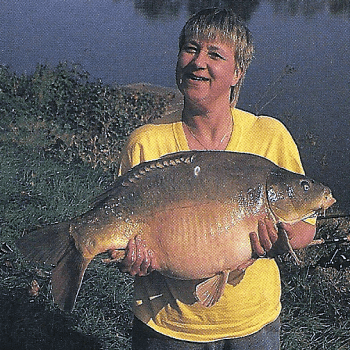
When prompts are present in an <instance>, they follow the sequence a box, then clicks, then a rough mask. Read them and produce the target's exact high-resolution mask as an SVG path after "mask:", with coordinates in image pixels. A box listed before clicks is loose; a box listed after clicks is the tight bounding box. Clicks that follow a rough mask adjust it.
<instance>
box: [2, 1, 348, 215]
mask: <svg viewBox="0 0 350 350" xmlns="http://www.w3.org/2000/svg"><path fill="white" fill-rule="evenodd" d="M232 4H235V5H232ZM214 5H216V6H218V5H220V6H229V7H233V8H234V10H235V11H236V12H238V13H239V14H240V15H241V17H243V18H244V19H245V20H246V21H247V24H248V27H249V28H250V30H251V31H252V33H253V37H254V41H255V45H256V54H255V59H254V61H253V63H252V64H251V67H250V68H249V70H248V73H247V77H246V80H245V83H244V86H243V89H242V93H241V98H240V101H239V107H241V108H244V109H246V110H249V111H251V112H253V113H259V114H265V115H271V116H274V117H276V118H278V119H280V120H281V121H283V123H284V124H285V125H286V126H287V127H288V129H289V130H290V131H291V133H292V135H293V136H294V138H295V139H296V141H297V143H298V146H299V148H300V152H301V156H302V160H303V163H304V166H305V169H306V172H307V173H308V174H309V175H310V176H312V177H314V178H316V179H317V180H320V181H322V182H324V183H326V184H328V185H329V186H330V187H331V188H332V189H333V192H334V194H335V196H336V197H337V199H338V201H339V202H341V204H342V207H343V208H345V209H346V210H347V211H348V212H350V175H349V168H350V137H349V132H350V73H349V72H350V59H349V53H350V50H349V49H350V1H349V0H261V1H258V0H255V1H254V0H247V1H245V0H240V1H220V0H214V1H210V0H202V1H198V0H196V1H195V0H193V1H191V0H183V1H181V0H169V1H166V0H134V1H132V0H120V1H118V0H114V1H113V0H99V1H90V0H65V1H62V0H61V1H60V0H35V1H33V0H26V1H25V0H2V1H1V2H0V13H1V15H0V16H1V17H0V18H1V22H0V64H5V65H8V66H10V68H11V69H12V70H13V71H16V72H17V73H24V72H26V73H28V74H29V73H32V72H33V71H34V69H35V66H36V65H37V64H38V63H44V64H51V65H56V64H58V63H59V62H60V61H68V62H72V63H79V64H81V65H82V67H83V69H84V70H86V71H88V72H89V73H90V75H91V77H92V78H93V79H101V80H102V81H103V82H104V83H109V84H130V83H135V82H147V83H151V84H156V85H162V86H175V79H174V67H175V63H176V56H177V50H178V49H177V38H178V34H179V32H180V30H181V28H182V26H183V24H184V23H185V21H186V20H187V18H188V17H189V16H190V14H192V13H194V12H196V11H198V10H200V9H201V8H204V7H210V6H214Z"/></svg>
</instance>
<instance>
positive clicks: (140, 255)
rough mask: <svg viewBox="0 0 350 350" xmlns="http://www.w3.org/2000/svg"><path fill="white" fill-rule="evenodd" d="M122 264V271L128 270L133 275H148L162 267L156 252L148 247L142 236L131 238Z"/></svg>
mask: <svg viewBox="0 0 350 350" xmlns="http://www.w3.org/2000/svg"><path fill="white" fill-rule="evenodd" d="M120 266H121V267H120V270H121V271H122V272H128V273H129V274H130V275H131V276H136V275H137V276H146V275H148V274H149V273H151V272H152V271H154V270H158V269H159V268H160V266H159V264H158V262H157V259H156V256H155V254H154V252H153V251H152V250H151V249H148V248H147V246H146V242H145V241H144V240H143V239H141V237H140V236H135V237H134V238H132V239H130V241H129V242H128V245H127V246H126V249H125V257H124V259H123V260H122V261H121V262H120Z"/></svg>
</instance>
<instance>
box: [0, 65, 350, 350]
mask: <svg viewBox="0 0 350 350" xmlns="http://www.w3.org/2000/svg"><path fill="white" fill-rule="evenodd" d="M170 99H171V96H169V95H167V94H165V95H164V94H163V95H162V94H157V93H151V92H146V93H145V92H140V91H136V90H132V89H128V88H124V87H111V86H107V85H103V84H102V83H101V82H98V81H97V82H91V81H89V79H88V74H87V73H86V72H83V71H82V70H81V69H80V68H79V67H77V66H74V67H73V66H68V65H67V64H60V65H59V66H57V67H54V68H50V67H45V66H38V67H37V70H36V71H35V73H34V74H33V75H31V76H24V75H23V76H16V75H15V74H13V73H11V72H10V71H9V69H8V68H6V67H0V164H1V168H0V193H1V197H0V244H2V243H6V244H4V245H2V247H1V249H0V305H1V319H0V342H1V346H0V347H1V349H4V350H12V349H18V348H21V349H35V350H38V349H39V350H41V349H62V350H63V349H65V350H70V349H87V350H93V349H129V348H130V329H131V320H132V312H131V294H132V279H131V278H130V277H128V276H127V275H125V274H121V273H120V272H119V271H118V270H117V269H116V268H115V267H113V266H106V265H105V264H103V263H102V262H101V261H100V260H99V259H96V260H94V261H93V263H91V264H90V265H89V267H88V269H87V272H86V277H85V279H84V282H83V285H82V289H81V291H80V294H79V297H78V300H77V304H76V307H75V309H74V311H73V312H72V313H65V312H62V311H60V310H59V309H58V308H57V307H56V306H55V305H54V304H53V303H52V298H51V295H50V278H49V270H48V269H47V268H46V267H45V266H37V265H33V264H29V263H27V262H25V261H24V260H23V259H22V258H21V256H20V255H19V253H18V251H17V250H16V247H15V241H16V239H17V238H18V237H19V236H20V235H21V234H22V233H23V232H25V231H26V230H28V229H30V228H33V227H35V226H37V225H40V224H44V223H47V222H55V221H62V220H65V219H67V218H69V217H72V216H74V215H77V214H79V213H82V212H84V211H85V210H86V209H87V208H88V206H89V202H90V201H91V199H92V198H93V197H94V196H96V195H97V194H99V193H101V192H102V191H103V190H104V189H105V188H107V187H108V186H109V185H110V184H111V183H112V182H113V180H114V178H115V175H116V169H117V166H118V159H119V154H120V150H121V147H122V145H123V142H124V141H125V139H126V137H127V136H128V135H129V134H130V132H131V131H132V130H133V129H134V128H136V127H137V126H139V125H141V124H143V123H145V122H146V121H147V120H148V119H149V118H152V117H157V116H159V115H161V114H162V113H163V112H164V110H165V108H166V106H167V104H168V102H169V101H170ZM348 232H349V223H348V221H347V220H346V219H344V218H343V219H332V220H321V221H320V222H319V224H318V236H319V237H323V238H331V237H334V236H346V235H347V234H348ZM7 246H9V247H11V248H12V250H13V251H11V250H10V249H8V248H7ZM334 247H335V246H334V245H333V246H332V245H331V246H317V247H310V248H307V249H306V250H303V251H301V252H299V255H300V257H301V258H302V260H303V261H304V263H303V266H302V267H297V266H295V265H293V263H291V262H290V261H289V260H288V257H286V258H280V259H279V261H278V262H279V265H280V268H281V275H282V288H283V295H282V302H283V312H282V323H283V327H282V349H284V350H287V349H288V350H293V349H298V350H306V349H307V350H309V349H310V350H311V349H312V350H316V349H318V350H319V349H335V350H336V349H337V350H344V349H350V336H349V329H350V325H349V321H348V315H349V314H350V293H349V289H350V272H349V269H348V268H347V269H342V270H340V271H337V270H336V269H334V268H322V267H320V266H317V261H319V260H320V259H321V258H322V257H325V256H328V255H329V254H330V253H331V252H332V249H334ZM37 286H38V287H37Z"/></svg>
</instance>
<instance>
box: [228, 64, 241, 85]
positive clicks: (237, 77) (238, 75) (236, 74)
mask: <svg viewBox="0 0 350 350" xmlns="http://www.w3.org/2000/svg"><path fill="white" fill-rule="evenodd" d="M242 73H243V72H242V70H241V69H240V68H238V67H237V68H236V69H235V71H234V74H233V78H232V83H231V86H232V87H233V86H235V85H236V84H237V83H238V82H239V81H240V80H241V77H242Z"/></svg>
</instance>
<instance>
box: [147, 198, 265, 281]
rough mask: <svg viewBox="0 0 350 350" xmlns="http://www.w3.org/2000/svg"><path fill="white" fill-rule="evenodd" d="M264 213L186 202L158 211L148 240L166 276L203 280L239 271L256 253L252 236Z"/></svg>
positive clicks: (150, 219)
mask: <svg viewBox="0 0 350 350" xmlns="http://www.w3.org/2000/svg"><path fill="white" fill-rule="evenodd" d="M262 215H264V213H263V212H261V213H260V214H255V215H250V214H247V215H245V214H244V213H242V212H241V213H240V215H238V213H237V212H236V210H235V208H234V207H232V205H228V204H221V203H218V202H215V201H214V202H209V203H196V204H194V203H182V204H177V205H176V206H171V207H168V208H165V209H164V210H163V211H157V212H154V213H153V215H152V217H150V218H149V219H148V220H147V223H148V225H149V228H150V229H149V231H148V233H147V234H146V236H145V237H144V238H145V240H146V242H147V244H148V245H149V246H150V247H151V248H152V249H153V250H154V251H155V253H156V256H157V257H158V260H159V263H160V265H161V272H162V273H163V274H165V275H168V276H171V277H174V278H180V279H201V278H206V277H210V276H213V275H215V274H216V273H218V272H220V271H224V270H228V269H229V270H235V269H236V268H237V266H238V265H240V264H241V263H243V262H246V261H247V260H248V259H249V258H250V257H251V254H252V250H251V244H250V239H249V233H250V232H252V231H256V229H257V221H258V219H259V217H261V216H262Z"/></svg>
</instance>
